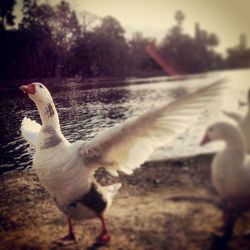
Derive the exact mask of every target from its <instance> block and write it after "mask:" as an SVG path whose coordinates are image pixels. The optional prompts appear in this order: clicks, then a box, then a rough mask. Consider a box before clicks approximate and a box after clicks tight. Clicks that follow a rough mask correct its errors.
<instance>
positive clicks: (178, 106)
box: [79, 81, 223, 175]
mask: <svg viewBox="0 0 250 250" xmlns="http://www.w3.org/2000/svg"><path fill="white" fill-rule="evenodd" d="M222 83H223V81H217V82H215V83H213V84H211V85H210V86H208V87H205V88H203V89H201V90H199V91H197V92H196V93H193V94H191V95H188V96H186V97H184V98H183V99H181V100H177V101H175V102H173V103H171V104H168V105H165V106H163V107H160V108H157V109H155V110H153V111H150V112H147V113H145V114H144V115H142V116H140V117H138V118H134V119H129V120H127V121H126V122H125V123H124V124H122V125H117V126H115V127H113V128H110V129H108V130H107V131H105V132H104V133H102V134H100V135H98V136H96V137H95V138H94V139H93V140H92V141H90V142H88V143H84V144H83V145H82V147H81V148H80V150H79V152H80V155H81V156H82V157H83V160H84V163H85V164H86V165H88V166H92V167H94V168H99V167H104V168H106V170H107V171H109V172H110V173H111V174H113V175H117V171H118V170H119V171H122V172H124V173H126V174H132V173H133V170H134V169H136V168H138V167H140V165H141V164H142V163H143V162H145V161H146V160H147V159H148V157H149V156H150V154H151V153H152V152H153V151H154V150H155V149H156V148H157V147H159V146H162V145H164V144H165V143H166V142H167V141H168V140H170V138H171V137H173V136H174V135H176V133H178V132H180V131H181V130H183V129H185V128H186V126H187V122H190V120H191V119H193V118H197V116H198V114H199V112H201V111H202V110H203V109H204V107H205V105H207V104H208V103H209V102H211V101H212V100H213V99H214V97H215V96H216V95H218V93H219V90H220V89H221V87H222Z"/></svg>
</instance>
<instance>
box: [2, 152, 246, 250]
mask: <svg viewBox="0 0 250 250" xmlns="http://www.w3.org/2000/svg"><path fill="white" fill-rule="evenodd" d="M210 163H211V156H198V157H192V158H188V159H182V160H171V161H166V162H151V163H146V164H145V165H144V166H142V167H141V168H140V169H138V170H136V172H135V173H134V174H133V175H132V176H125V175H121V177H119V178H113V177H111V176H109V175H108V174H106V173H105V172H104V171H99V172H98V173H97V179H98V180H99V182H100V183H102V184H111V183H114V182H122V183H123V187H122V188H121V190H120V192H119V193H118V195H117V196H116V198H115V200H114V203H113V206H112V207H111V208H110V209H109V210H108V211H107V213H106V218H107V223H108V228H109V231H110V233H111V237H112V238H111V242H110V245H109V246H105V247H102V248H101V249H110V250H122V249H124V250H129V249H131V250H132V249H133V250H134V249H138V250H140V249H147V250H151V249H152V250H153V249H154V250H157V249H171V250H175V249H210V247H211V245H212V243H213V237H212V236H211V235H212V233H219V228H220V226H222V211H221V210H220V209H219V208H217V207H216V206H215V205H214V204H212V203H208V202H205V201H203V200H202V198H201V200H200V201H199V199H198V200H197V201H196V200H193V201H192V200H191V201H189V200H186V199H183V200H182V199H181V198H180V200H179V201H176V200H173V199H172V197H179V196H182V197H183V196H184V197H205V198H209V199H211V200H214V201H217V200H218V199H219V197H218V196H217V195H216V192H215V191H214V190H213V188H212V186H211V182H210V171H211V170H210ZM0 181H1V187H0V191H1V197H0V200H1V201H0V249H23V250H26V249H96V248H94V247H91V246H92V245H93V243H94V242H95V238H96V237H97V236H98V234H99V232H100V222H99V221H98V220H97V219H94V220H88V221H82V222H77V223H76V224H75V226H76V234H77V238H78V244H77V245H73V246H70V247H69V246H68V247H58V246H56V245H54V244H53V243H52V242H53V240H54V239H56V238H58V237H60V236H64V235H65V234H66V232H67V224H66V219H65V217H64V216H63V215H62V214H61V213H60V212H59V211H58V210H57V208H56V206H55V205H54V203H53V201H52V200H51V199H50V197H49V195H48V194H47V193H46V192H45V190H44V189H43V188H42V187H41V185H40V184H39V182H38V180H37V177H36V175H35V174H34V172H33V171H31V170H29V171H23V172H16V173H10V174H7V175H5V176H3V177H1V180H0ZM249 228H250V215H249V214H244V215H243V216H241V218H240V219H239V220H238V222H237V224H236V226H235V230H234V236H233V238H232V239H231V241H230V244H229V246H230V249H250V240H248V239H247V238H246V237H245V236H244V234H245V232H246V231H247V229H249Z"/></svg>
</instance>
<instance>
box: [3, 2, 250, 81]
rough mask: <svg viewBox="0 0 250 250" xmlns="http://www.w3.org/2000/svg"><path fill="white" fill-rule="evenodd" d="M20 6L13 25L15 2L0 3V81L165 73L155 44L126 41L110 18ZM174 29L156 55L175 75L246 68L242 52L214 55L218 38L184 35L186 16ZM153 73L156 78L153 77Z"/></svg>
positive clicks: (247, 57) (247, 56)
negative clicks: (153, 52)
mask: <svg viewBox="0 0 250 250" xmlns="http://www.w3.org/2000/svg"><path fill="white" fill-rule="evenodd" d="M38 2H39V0H23V9H22V12H23V18H22V20H21V22H20V24H19V27H18V28H12V29H10V27H11V26H13V25H14V18H15V17H14V15H13V6H14V4H15V0H1V1H0V41H1V46H0V54H1V58H0V80H8V79H28V78H35V79H39V78H43V77H75V76H80V77H84V78H85V77H96V76H103V77H123V76H143V75H147V76H148V75H150V74H151V75H152V74H159V73H163V72H162V71H161V69H160V67H159V65H158V64H157V63H156V62H155V61H154V60H153V59H152V58H151V57H150V56H149V54H148V53H147V51H146V47H147V46H148V45H149V44H156V40H155V39H154V38H147V37H143V35H142V34H141V33H138V32H137V33H135V34H134V35H133V36H132V38H131V39H130V40H127V39H126V38H125V30H124V28H123V27H122V25H121V24H120V23H119V21H118V20H116V19H115V18H114V17H111V16H107V17H104V18H99V17H98V16H96V15H95V14H92V13H89V12H85V11H84V12H82V13H80V16H79V17H77V15H76V12H75V11H74V10H72V9H71V6H70V4H69V3H68V2H66V1H64V0H62V1H61V2H60V3H59V4H57V5H55V6H51V5H50V4H48V2H47V3H42V4H40V3H38ZM174 18H175V20H176V25H174V26H173V27H172V28H171V29H170V30H169V31H168V32H167V34H166V36H165V38H164V39H163V40H162V41H161V43H160V44H159V45H158V48H157V50H158V53H159V55H160V56H161V57H163V58H164V57H165V59H166V61H167V62H168V63H170V64H171V66H172V67H174V68H175V69H176V70H177V71H179V72H184V73H198V72H205V71H208V70H213V69H220V68H225V67H227V68H236V67H250V52H249V49H246V48H244V47H240V48H238V47H235V48H231V49H229V50H228V57H227V58H226V59H225V60H223V59H222V57H221V55H220V54H219V53H217V52H216V51H215V48H216V46H217V45H218V44H219V39H218V37H217V35H216V34H214V33H209V32H207V31H205V30H202V29H200V28H199V25H196V33H195V36H194V37H192V36H190V35H189V34H186V33H185V32H184V30H183V27H182V26H183V23H184V21H185V15H184V13H183V12H182V11H177V12H176V13H175V16H174ZM154 72H155V73H154Z"/></svg>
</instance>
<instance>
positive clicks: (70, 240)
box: [53, 233, 77, 246]
mask: <svg viewBox="0 0 250 250" xmlns="http://www.w3.org/2000/svg"><path fill="white" fill-rule="evenodd" d="M53 243H55V244H57V245H60V246H68V245H73V244H77V240H76V237H75V235H74V234H73V233H69V234H67V235H66V236H64V237H62V238H59V239H56V240H54V241H53Z"/></svg>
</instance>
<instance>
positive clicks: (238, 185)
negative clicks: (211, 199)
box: [201, 122, 250, 209]
mask: <svg viewBox="0 0 250 250" xmlns="http://www.w3.org/2000/svg"><path fill="white" fill-rule="evenodd" d="M218 140H221V141H224V142H225V148H224V149H223V150H222V151H221V152H219V153H217V154H216V156H215V157H214V159H213V161H212V183H213V185H214V187H215V188H216V190H217V191H218V193H219V194H220V195H221V196H222V197H223V198H224V199H225V200H227V201H228V202H229V203H231V204H232V205H233V206H234V207H238V208H240V209H250V156H248V155H247V154H246V153H245V144H244V138H243V134H242V132H241V131H240V129H239V128H237V127H236V126H233V125H231V124H229V123H226V122H219V123H215V124H213V125H211V126H209V127H208V129H207V130H206V133H205V135H204V138H203V140H202V142H201V145H204V144H207V143H209V142H212V141H218Z"/></svg>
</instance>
